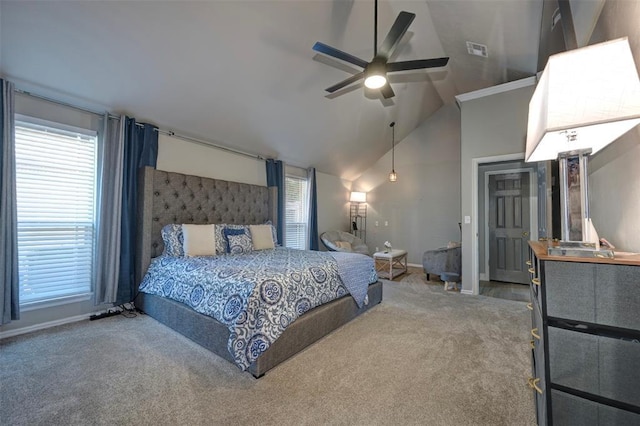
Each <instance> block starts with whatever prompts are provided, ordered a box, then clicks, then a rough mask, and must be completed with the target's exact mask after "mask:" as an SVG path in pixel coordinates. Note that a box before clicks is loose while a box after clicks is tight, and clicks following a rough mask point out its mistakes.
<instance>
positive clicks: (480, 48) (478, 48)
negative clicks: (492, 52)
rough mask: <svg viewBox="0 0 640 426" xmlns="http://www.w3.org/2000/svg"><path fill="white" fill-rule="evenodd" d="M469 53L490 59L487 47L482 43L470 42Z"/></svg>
mask: <svg viewBox="0 0 640 426" xmlns="http://www.w3.org/2000/svg"><path fill="white" fill-rule="evenodd" d="M467 52H469V55H476V56H482V57H483V58H488V57H489V54H488V53H487V46H485V45H484V44H480V43H473V42H471V41H468V42H467Z"/></svg>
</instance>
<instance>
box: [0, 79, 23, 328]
mask: <svg viewBox="0 0 640 426" xmlns="http://www.w3.org/2000/svg"><path fill="white" fill-rule="evenodd" d="M0 148H1V152H0V155H1V157H0V253H2V255H1V256H0V324H7V323H9V322H11V321H12V320H17V319H20V301H19V298H18V295H19V294H20V293H19V291H20V289H19V279H20V278H19V275H18V209H17V205H16V155H15V140H14V97H13V83H10V82H8V81H6V80H3V79H0Z"/></svg>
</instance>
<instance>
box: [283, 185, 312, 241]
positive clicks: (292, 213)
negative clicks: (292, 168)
mask: <svg viewBox="0 0 640 426" xmlns="http://www.w3.org/2000/svg"><path fill="white" fill-rule="evenodd" d="M285 194H286V197H285V198H286V215H285V225H286V226H285V246H286V247H289V248H295V249H300V250H305V249H306V248H307V246H308V244H307V234H308V232H307V228H308V226H309V225H308V216H309V215H308V204H309V203H308V199H309V196H308V194H309V185H308V182H307V180H306V179H303V178H300V177H297V176H286V177H285Z"/></svg>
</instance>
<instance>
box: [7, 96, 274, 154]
mask: <svg viewBox="0 0 640 426" xmlns="http://www.w3.org/2000/svg"><path fill="white" fill-rule="evenodd" d="M15 91H16V92H18V93H21V94H23V95H27V96H31V97H33V98H36V99H41V100H43V101H46V102H51V103H54V104H57V105H62V106H65V107H68V108H71V109H75V110H76V111H82V112H88V113H90V114H95V115H99V116H101V117H103V116H104V115H105V114H107V115H108V116H109V118H111V119H113V120H120V116H119V115H115V114H111V113H106V112H98V111H94V110H91V109H89V108H84V107H79V106H77V105H73V104H70V103H67V102H63V101H59V100H57V99H52V98H48V97H46V96H42V95H36V94H34V93H31V92H28V91H26V90H22V89H15ZM136 126H139V127H143V126H144V124H142V123H136ZM154 130H155V131H156V132H158V133H160V134H163V135H167V136H172V137H174V138H178V139H182V140H185V141H187V142H193V143H197V144H199V145H204V146H208V147H213V148H217V149H220V150H223V151H227V152H231V153H233V154H238V155H242V156H245V157H249V158H253V159H256V160H266V159H267V157H264V156H262V155H259V154H250V153H248V152H244V151H240V150H238V149H234V148H229V147H226V146H223V145H219V144H217V143H215V142H212V141H207V140H204V139H197V138H193V137H191V136H186V135H182V134H179V133H175V132H174V131H173V130H165V129H160V128H158V127H156V128H155V129H154Z"/></svg>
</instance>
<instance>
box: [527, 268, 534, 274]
mask: <svg viewBox="0 0 640 426" xmlns="http://www.w3.org/2000/svg"><path fill="white" fill-rule="evenodd" d="M528 271H529V273H530V274H535V273H536V270H535V269H533V268H529V269H528Z"/></svg>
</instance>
